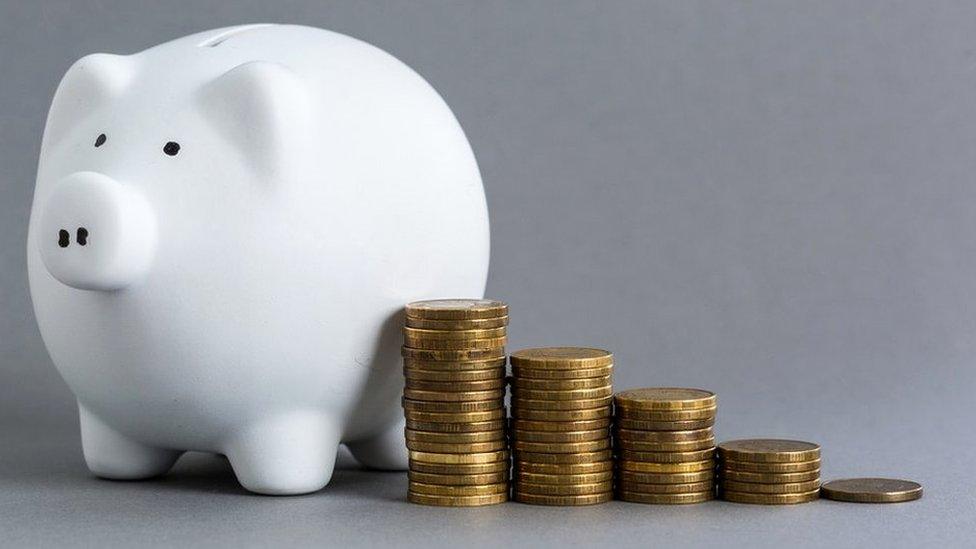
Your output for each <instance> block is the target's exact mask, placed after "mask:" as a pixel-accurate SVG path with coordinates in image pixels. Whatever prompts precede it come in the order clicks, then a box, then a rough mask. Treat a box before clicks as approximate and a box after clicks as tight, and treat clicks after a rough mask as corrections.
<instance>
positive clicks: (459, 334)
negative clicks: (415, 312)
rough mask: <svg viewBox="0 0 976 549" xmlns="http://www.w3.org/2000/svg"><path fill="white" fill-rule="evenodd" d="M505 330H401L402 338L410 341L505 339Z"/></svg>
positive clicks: (407, 328)
mask: <svg viewBox="0 0 976 549" xmlns="http://www.w3.org/2000/svg"><path fill="white" fill-rule="evenodd" d="M505 330H506V328H505V327H504V326H503V327H501V328H485V329H480V330H425V329H423V328H409V327H405V328H403V337H404V339H406V340H410V341H436V340H457V339H463V340H470V339H493V338H498V337H505V333H506V332H505Z"/></svg>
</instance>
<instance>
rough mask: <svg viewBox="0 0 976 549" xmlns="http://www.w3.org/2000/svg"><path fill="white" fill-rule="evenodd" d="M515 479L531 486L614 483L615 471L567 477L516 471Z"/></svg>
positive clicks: (566, 475)
mask: <svg viewBox="0 0 976 549" xmlns="http://www.w3.org/2000/svg"><path fill="white" fill-rule="evenodd" d="M515 477H516V479H517V480H518V482H527V483H529V484H591V483H594V482H605V481H612V480H613V471H600V472H599V473H577V474H565V475H554V474H546V473H529V472H525V471H516V474H515Z"/></svg>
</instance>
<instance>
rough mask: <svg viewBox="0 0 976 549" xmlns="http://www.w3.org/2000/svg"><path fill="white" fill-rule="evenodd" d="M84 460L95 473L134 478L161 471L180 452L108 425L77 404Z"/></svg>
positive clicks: (127, 478)
mask: <svg viewBox="0 0 976 549" xmlns="http://www.w3.org/2000/svg"><path fill="white" fill-rule="evenodd" d="M78 416H79V418H80V420H81V447H82V450H83V451H84V453H85V463H87V464H88V468H89V469H90V470H91V472H92V473H94V474H95V475H97V476H100V477H102V478H109V479H116V480H135V479H142V478H150V477H155V476H158V475H161V474H163V473H165V472H166V471H169V468H170V467H172V466H173V463H175V462H176V459H177V458H179V457H180V454H182V453H183V452H179V451H175V450H166V449H162V448H155V447H152V446H147V445H145V444H142V443H141V442H136V441H135V440H132V439H131V438H129V437H127V436H125V435H123V434H121V433H119V432H118V431H116V430H115V429H113V428H111V427H109V426H108V425H106V424H105V422H104V421H102V420H101V419H99V418H98V417H97V416H95V415H94V414H92V413H91V412H89V411H88V410H87V409H85V407H84V406H82V405H81V404H80V403H79V404H78Z"/></svg>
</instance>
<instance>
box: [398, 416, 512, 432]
mask: <svg viewBox="0 0 976 549" xmlns="http://www.w3.org/2000/svg"><path fill="white" fill-rule="evenodd" d="M407 429H412V430H414V431H430V432H432V433H477V432H483V431H497V430H504V429H505V420H504V419H495V420H491V421H476V422H471V423H438V422H434V421H411V420H407Z"/></svg>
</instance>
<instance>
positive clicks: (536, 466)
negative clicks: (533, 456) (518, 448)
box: [514, 459, 613, 476]
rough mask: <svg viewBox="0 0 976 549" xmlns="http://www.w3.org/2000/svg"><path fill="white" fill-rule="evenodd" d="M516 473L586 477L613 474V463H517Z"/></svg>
mask: <svg viewBox="0 0 976 549" xmlns="http://www.w3.org/2000/svg"><path fill="white" fill-rule="evenodd" d="M514 468H515V471H516V473H532V474H541V475H559V476H563V475H586V474H595V473H604V472H610V473H612V472H613V461H611V460H609V459H607V460H603V461H592V462H586V463H536V462H531V461H516V462H515V463H514Z"/></svg>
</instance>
